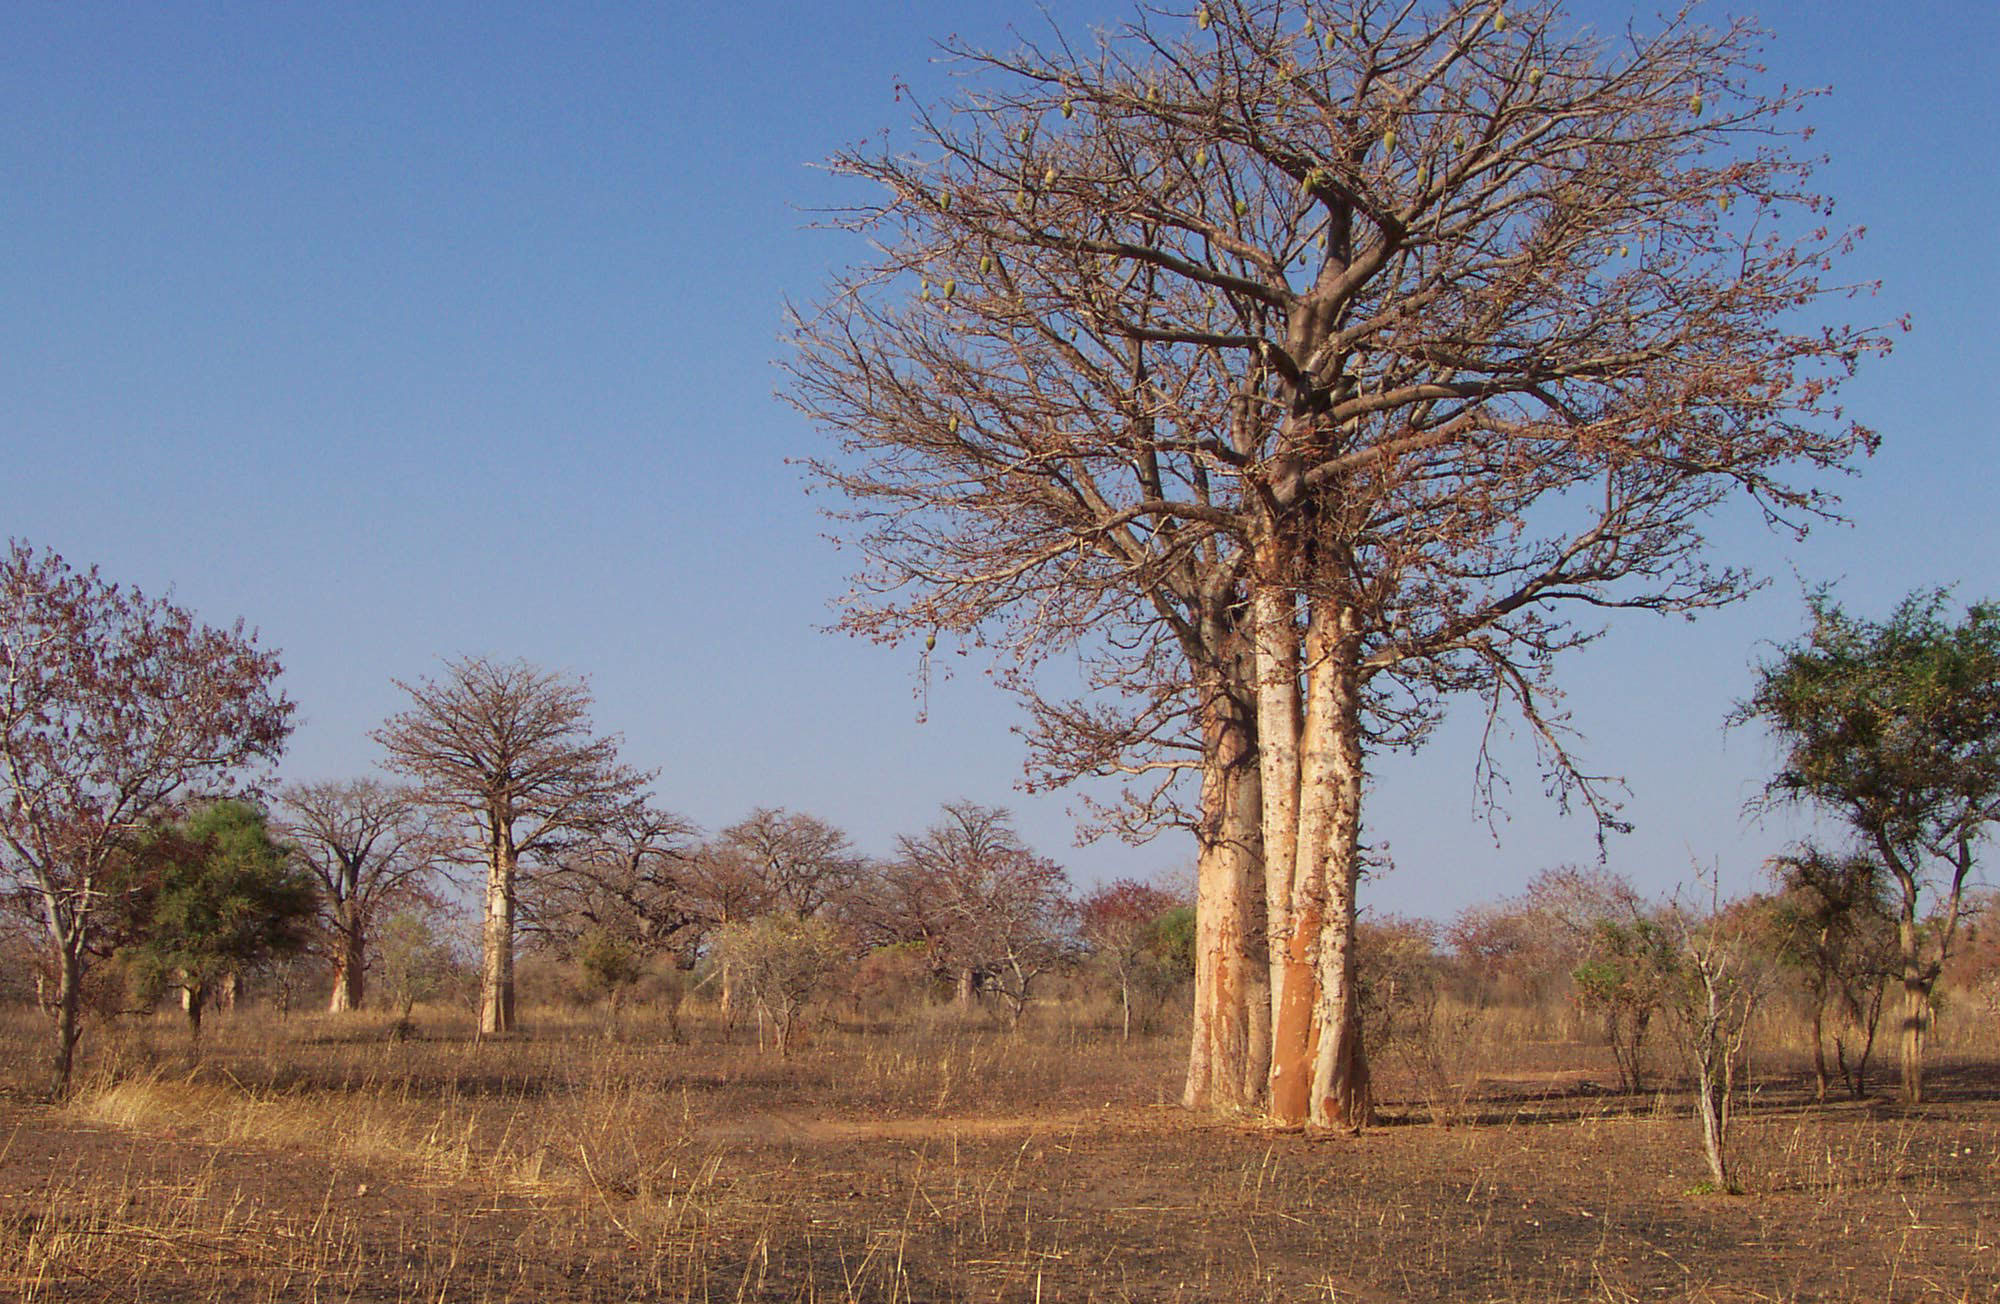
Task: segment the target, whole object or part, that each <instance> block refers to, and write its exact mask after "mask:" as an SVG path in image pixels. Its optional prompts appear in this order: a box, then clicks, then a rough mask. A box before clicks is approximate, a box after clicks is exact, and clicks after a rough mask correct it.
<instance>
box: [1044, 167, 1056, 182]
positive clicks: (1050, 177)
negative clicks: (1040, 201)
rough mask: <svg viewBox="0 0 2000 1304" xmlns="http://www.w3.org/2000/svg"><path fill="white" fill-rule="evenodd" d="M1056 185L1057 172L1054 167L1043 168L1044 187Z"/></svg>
mask: <svg viewBox="0 0 2000 1304" xmlns="http://www.w3.org/2000/svg"><path fill="white" fill-rule="evenodd" d="M1055 183H1056V170H1055V169H1054V168H1052V167H1048V168H1043V169H1042V184H1043V185H1044V186H1053V185H1054V184H1055Z"/></svg>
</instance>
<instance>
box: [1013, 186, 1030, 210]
mask: <svg viewBox="0 0 2000 1304" xmlns="http://www.w3.org/2000/svg"><path fill="white" fill-rule="evenodd" d="M1033 202H1034V196H1032V195H1030V194H1029V193H1028V192H1027V191H1025V190H1016V191H1015V192H1014V207H1016V208H1026V207H1027V206H1028V205H1029V204H1031V203H1033Z"/></svg>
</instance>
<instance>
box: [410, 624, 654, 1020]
mask: <svg viewBox="0 0 2000 1304" xmlns="http://www.w3.org/2000/svg"><path fill="white" fill-rule="evenodd" d="M397 687H399V688H401V689H402V690H403V691H404V692H406V693H408V694H409V695H410V701H411V706H410V709H409V710H407V711H404V712H401V713H400V714H397V715H394V716H391V717H390V718H389V720H388V721H387V722H386V723H385V724H384V725H383V726H382V727H381V728H380V729H378V730H377V731H376V732H375V735H374V737H375V739H376V741H377V742H379V743H381V744H382V746H383V747H384V748H386V749H387V750H388V753H389V768H390V769H391V770H393V771H395V772H397V773H400V774H403V775H407V776H408V777H409V778H410V779H412V780H414V781H415V782H416V784H417V786H418V789H419V791H420V793H421V794H422V797H423V799H424V800H425V801H426V802H428V803H429V804H430V805H432V806H434V807H436V808H437V809H439V810H440V811H443V812H447V813H448V814H450V815H454V816H456V817H458V818H459V819H461V820H463V821H465V822H466V823H467V824H469V825H471V826H472V827H473V828H474V829H476V830H477V836H478V845H479V849H480V855H481V859H482V860H483V861H484V864H485V868H486V906H485V917H484V925H483V927H482V929H481V952H482V959H481V965H480V998H479V1029H480V1031H481V1032H482V1033H497V1032H507V1031H510V1030H511V1029H512V1028H513V1026H514V917H515V905H516V897H515V894H516V878H517V875H518V873H519V867H520V863H521V860H522V858H523V857H526V856H529V855H536V854H539V855H543V856H548V855H552V854H554V853H555V852H556V851H558V850H559V849H560V848H561V847H562V846H564V845H565V844H566V843H569V842H572V841H574V840H576V839H578V838H580V837H584V836H587V835H588V834H589V833H590V832H591V831H593V830H595V829H599V828H602V827H603V826H604V825H605V824H606V823H607V822H608V821H609V820H611V819H612V818H613V817H614V816H615V815H617V814H618V813H619V812H620V811H621V810H623V809H625V808H626V807H627V806H629V805H630V804H631V803H632V802H633V801H635V800H636V799H637V798H638V796H639V794H640V791H641V789H643V788H644V786H645V785H646V783H647V781H648V780H649V779H650V778H651V777H652V776H651V775H649V774H642V773H640V772H638V771H636V770H633V769H631V768H629V767H627V766H625V765H623V764H621V763H620V762H619V760H618V739H617V738H616V737H599V736H597V735H596V734H594V733H593V732H592V729H591V722H590V706H591V698H590V689H589V688H588V687H587V686H586V685H585V684H584V683H583V681H582V680H580V679H575V678H571V677H569V676H566V675H562V674H559V673H557V672H555V671H550V670H544V669H541V668H540V667H538V666H532V665H529V664H528V663H526V662H524V661H505V662H501V661H491V660H488V659H486V658H484V657H465V658H462V659H460V660H457V661H451V662H447V663H446V665H445V671H444V674H443V675H442V676H441V677H440V678H438V679H436V680H423V681H421V682H419V683H416V684H405V683H402V682H400V681H398V683H397Z"/></svg>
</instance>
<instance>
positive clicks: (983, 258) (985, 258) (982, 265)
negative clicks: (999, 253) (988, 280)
mask: <svg viewBox="0 0 2000 1304" xmlns="http://www.w3.org/2000/svg"><path fill="white" fill-rule="evenodd" d="M992 271H993V255H992V254H981V255H979V274H980V275H981V276H988V275H991V274H992Z"/></svg>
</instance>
